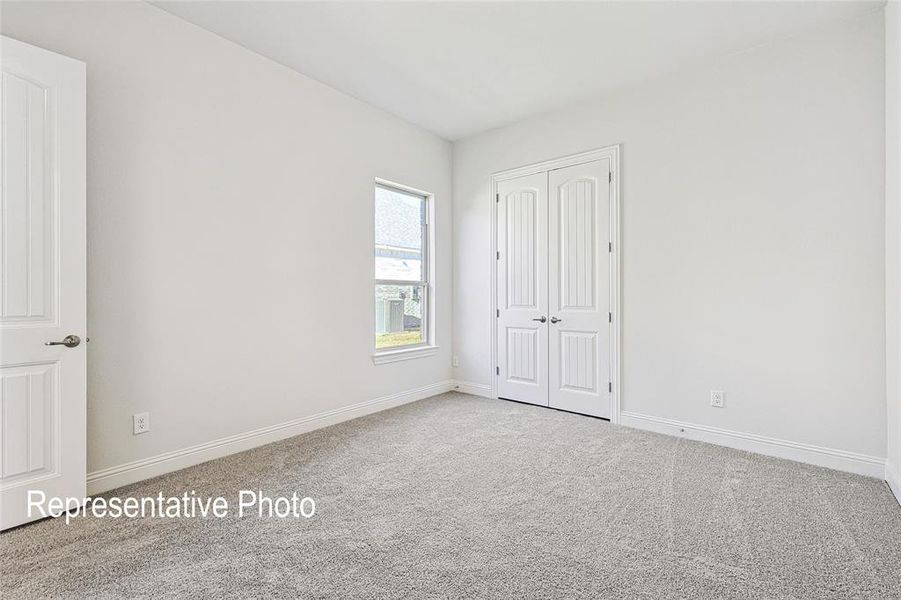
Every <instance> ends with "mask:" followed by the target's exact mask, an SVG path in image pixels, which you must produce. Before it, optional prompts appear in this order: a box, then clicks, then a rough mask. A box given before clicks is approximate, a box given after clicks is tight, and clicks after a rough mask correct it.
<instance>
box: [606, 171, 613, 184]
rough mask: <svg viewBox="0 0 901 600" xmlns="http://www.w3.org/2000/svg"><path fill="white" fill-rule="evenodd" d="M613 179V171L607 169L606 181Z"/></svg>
mask: <svg viewBox="0 0 901 600" xmlns="http://www.w3.org/2000/svg"><path fill="white" fill-rule="evenodd" d="M612 181H613V171H607V183H610V182H612Z"/></svg>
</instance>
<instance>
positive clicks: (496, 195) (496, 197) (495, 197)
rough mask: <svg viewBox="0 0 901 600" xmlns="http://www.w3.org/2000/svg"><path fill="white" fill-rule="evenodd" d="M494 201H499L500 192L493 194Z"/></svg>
mask: <svg viewBox="0 0 901 600" xmlns="http://www.w3.org/2000/svg"><path fill="white" fill-rule="evenodd" d="M494 201H495V202H500V201H501V195H500V194H495V195H494Z"/></svg>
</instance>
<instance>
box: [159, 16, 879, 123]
mask: <svg viewBox="0 0 901 600" xmlns="http://www.w3.org/2000/svg"><path fill="white" fill-rule="evenodd" d="M154 4H155V5H156V6H159V7H160V8H162V9H164V10H166V11H168V12H170V13H172V14H175V15H177V16H179V17H182V18H184V19H186V20H188V21H190V22H192V23H194V24H196V25H199V26H200V27H203V28H204V29H207V30H209V31H212V32H214V33H217V34H219V35H221V36H222V37H225V38H227V39H229V40H232V41H234V42H236V43H238V44H240V45H242V46H244V47H246V48H249V49H250V50H253V51H255V52H257V53H259V54H262V55H263V56H267V57H269V58H272V59H273V60H276V61H278V62H280V63H282V64H284V65H287V66H289V67H291V68H293V69H295V70H297V71H300V72H301V73H304V74H306V75H308V76H310V77H312V78H314V79H317V80H319V81H321V82H323V83H325V84H328V85H330V86H332V87H334V88H337V89H339V90H341V91H343V92H345V93H347V94H350V95H351V96H354V97H356V98H359V99H360V100H363V101H364V102H368V103H369V104H372V105H375V106H377V107H379V108H382V109H384V110H386V111H388V112H391V113H393V114H395V115H397V116H399V117H401V118H403V119H406V120H407V121H410V122H412V123H415V124H417V125H420V126H422V127H424V128H426V129H428V130H430V131H433V132H434V133H437V134H438V135H440V136H442V137H444V138H446V139H449V140H455V139H459V138H462V137H466V136H468V135H472V134H474V133H478V132H480V131H484V130H486V129H491V128H494V127H498V126H501V125H504V124H506V123H510V122H513V121H516V120H519V119H521V118H523V117H526V116H529V115H532V114H535V113H540V112H544V111H548V110H551V109H554V108H557V107H560V106H565V105H566V104H570V103H573V102H578V101H580V100H583V99H587V98H591V97H594V96H601V95H604V94H609V93H610V92H612V91H614V90H616V89H619V88H623V87H626V86H629V85H633V84H635V83H638V82H640V81H644V80H647V79H651V78H653V77H656V76H660V75H663V74H666V73H669V72H672V71H675V70H678V69H679V68H685V67H687V66H690V65H691V64H692V63H697V62H698V61H703V60H706V59H709V58H712V57H715V56H720V55H724V54H728V53H731V52H735V51H739V50H743V49H746V48H749V47H752V46H755V45H758V44H762V43H766V42H768V41H771V40H774V39H779V38H784V37H786V36H791V35H793V34H796V33H799V32H802V31H806V30H811V29H815V28H818V27H822V26H825V25H826V24H828V23H830V22H834V21H839V20H842V19H849V18H852V17H855V16H857V15H861V14H863V13H865V12H868V11H871V10H875V9H876V8H878V7H879V6H881V5H882V2H814V1H807V2H691V3H689V2H597V3H569V2H567V3H562V2H545V3H534V2H532V3H525V2H465V3H464V2H430V3H420V2H231V1H226V2H221V1H210V2H197V1H158V2H154Z"/></svg>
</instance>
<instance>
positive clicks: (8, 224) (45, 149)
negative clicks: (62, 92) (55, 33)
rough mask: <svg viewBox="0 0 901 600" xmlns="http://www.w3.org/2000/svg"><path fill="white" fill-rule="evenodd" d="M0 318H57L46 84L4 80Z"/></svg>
mask: <svg viewBox="0 0 901 600" xmlns="http://www.w3.org/2000/svg"><path fill="white" fill-rule="evenodd" d="M0 102H2V111H3V114H2V133H0V165H2V173H3V186H2V188H0V221H2V222H0V231H2V243H0V286H2V287H0V324H2V325H3V326H8V325H15V324H17V323H22V322H26V323H40V322H53V321H54V318H55V317H54V313H55V310H54V308H55V306H54V305H55V298H56V291H57V278H56V277H55V273H56V269H57V265H56V252H55V245H54V235H53V223H54V213H55V210H54V209H55V207H54V200H55V195H54V194H53V179H52V177H51V174H52V169H53V164H52V163H53V159H54V156H53V153H52V152H50V151H49V150H50V149H51V148H52V140H51V138H50V134H51V127H50V108H51V104H50V97H49V94H48V90H47V89H46V88H45V87H43V86H41V85H39V84H37V83H35V82H33V81H29V80H27V79H25V78H23V77H20V76H18V75H15V74H12V73H7V72H4V73H3V74H2V80H0Z"/></svg>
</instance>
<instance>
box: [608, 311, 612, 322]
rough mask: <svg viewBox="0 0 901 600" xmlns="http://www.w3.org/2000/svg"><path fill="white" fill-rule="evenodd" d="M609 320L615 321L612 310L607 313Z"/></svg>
mask: <svg viewBox="0 0 901 600" xmlns="http://www.w3.org/2000/svg"><path fill="white" fill-rule="evenodd" d="M607 322H608V323H613V313H612V312H608V313H607Z"/></svg>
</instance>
